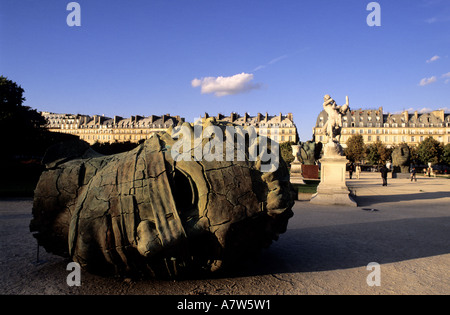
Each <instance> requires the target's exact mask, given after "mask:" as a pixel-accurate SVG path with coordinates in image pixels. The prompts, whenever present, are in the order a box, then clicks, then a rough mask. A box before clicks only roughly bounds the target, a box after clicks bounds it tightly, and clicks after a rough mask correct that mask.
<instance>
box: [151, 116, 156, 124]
mask: <svg viewBox="0 0 450 315" xmlns="http://www.w3.org/2000/svg"><path fill="white" fill-rule="evenodd" d="M155 118H156V116H155V115H151V116H150V122H151V123H152V124H153V122H154V121H155Z"/></svg>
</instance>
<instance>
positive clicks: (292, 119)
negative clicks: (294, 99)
mask: <svg viewBox="0 0 450 315" xmlns="http://www.w3.org/2000/svg"><path fill="white" fill-rule="evenodd" d="M287 118H288V119H289V120H290V121H291V122H294V116H293V115H292V113H288V114H287Z"/></svg>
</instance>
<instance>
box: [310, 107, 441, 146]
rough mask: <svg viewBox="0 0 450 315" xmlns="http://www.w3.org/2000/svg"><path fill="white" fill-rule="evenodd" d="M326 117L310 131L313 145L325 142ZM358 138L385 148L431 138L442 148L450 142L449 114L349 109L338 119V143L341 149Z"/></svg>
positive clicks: (412, 143)
mask: <svg viewBox="0 0 450 315" xmlns="http://www.w3.org/2000/svg"><path fill="white" fill-rule="evenodd" d="M327 118H328V115H327V113H326V112H325V111H324V110H323V111H322V112H320V114H319V116H318V117H317V121H316V125H315V127H314V128H313V135H314V140H315V142H327V141H328V137H327V136H326V135H325V130H323V126H324V125H325V122H326V121H327ZM357 134H358V135H362V136H363V139H364V143H365V144H371V143H374V142H376V141H381V142H383V143H384V144H385V145H387V146H388V147H392V146H395V145H398V144H400V143H406V144H408V146H416V145H418V144H419V143H420V142H421V141H423V140H425V139H426V138H427V137H429V136H430V137H433V138H434V139H436V140H437V141H439V142H441V143H442V144H443V145H446V144H447V143H450V114H449V113H445V112H444V110H435V111H432V112H429V113H418V112H417V111H415V112H414V113H410V112H408V111H403V112H402V113H400V114H390V113H384V112H383V108H382V107H380V108H378V109H375V110H374V109H364V110H363V109H356V110H349V111H348V112H347V114H346V115H344V116H343V117H342V130H341V138H340V144H341V145H342V146H343V147H345V146H346V142H347V140H348V139H349V138H350V137H351V136H353V135H357Z"/></svg>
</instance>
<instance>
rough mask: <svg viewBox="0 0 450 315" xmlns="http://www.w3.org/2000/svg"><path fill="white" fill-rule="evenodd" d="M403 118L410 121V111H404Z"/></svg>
mask: <svg viewBox="0 0 450 315" xmlns="http://www.w3.org/2000/svg"><path fill="white" fill-rule="evenodd" d="M403 118H404V119H405V122H408V120H409V119H408V118H409V114H408V111H407V110H405V111H404V112H403Z"/></svg>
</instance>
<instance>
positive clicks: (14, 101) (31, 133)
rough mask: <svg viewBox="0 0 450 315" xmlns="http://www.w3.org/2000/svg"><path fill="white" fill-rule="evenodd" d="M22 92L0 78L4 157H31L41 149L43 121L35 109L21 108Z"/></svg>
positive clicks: (0, 117) (0, 124) (17, 87)
mask: <svg viewBox="0 0 450 315" xmlns="http://www.w3.org/2000/svg"><path fill="white" fill-rule="evenodd" d="M23 93H24V90H23V88H22V87H21V86H20V85H18V84H17V83H15V82H13V81H11V80H8V78H6V77H4V76H0V132H1V134H2V135H7V136H6V137H4V138H3V146H5V147H6V150H5V154H6V155H8V154H9V155H12V156H15V155H33V152H35V150H36V149H42V148H40V146H42V143H40V141H39V140H40V139H41V137H42V133H43V132H44V129H43V128H42V127H43V125H44V124H45V119H44V117H42V115H40V114H39V113H38V112H37V111H36V110H35V109H32V108H30V107H28V106H23V102H24V101H25V97H24V96H23Z"/></svg>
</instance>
